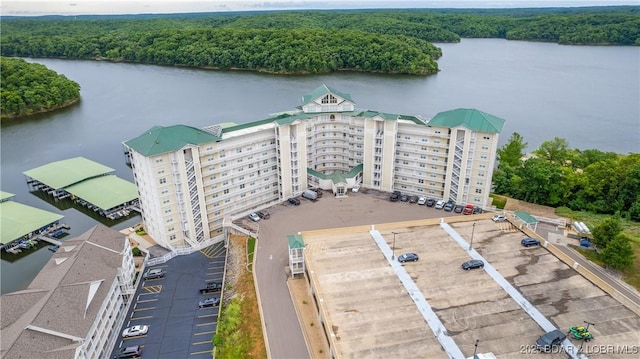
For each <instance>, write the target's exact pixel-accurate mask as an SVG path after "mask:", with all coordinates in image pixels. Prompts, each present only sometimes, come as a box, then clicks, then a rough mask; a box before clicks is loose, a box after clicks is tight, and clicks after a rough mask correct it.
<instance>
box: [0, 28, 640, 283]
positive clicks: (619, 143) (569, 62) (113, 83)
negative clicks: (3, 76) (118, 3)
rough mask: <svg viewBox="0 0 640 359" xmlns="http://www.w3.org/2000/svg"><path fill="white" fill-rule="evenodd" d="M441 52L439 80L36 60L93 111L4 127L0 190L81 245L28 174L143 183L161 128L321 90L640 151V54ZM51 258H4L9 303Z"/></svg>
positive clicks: (479, 47)
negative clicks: (72, 85)
mask: <svg viewBox="0 0 640 359" xmlns="http://www.w3.org/2000/svg"><path fill="white" fill-rule="evenodd" d="M438 46H440V47H441V48H442V50H443V57H442V58H441V59H440V60H439V61H438V62H439V65H440V69H441V71H440V73H438V74H437V75H434V76H430V77H410V76H385V75H369V74H357V73H338V74H330V75H314V76H275V75H266V74H256V73H251V72H217V71H206V70H197V69H186V68H174V67H160V66H147V65H134V64H113V63H108V62H95V61H67V60H51V59H28V60H29V61H33V62H38V63H41V64H44V65H46V66H47V67H48V68H50V69H52V70H54V71H56V72H58V73H61V74H64V75H65V76H67V77H68V78H69V79H72V80H74V81H76V82H78V83H79V84H80V85H81V95H82V101H81V102H80V103H79V104H78V105H76V106H73V107H72V108H69V109H65V110H62V111H59V112H56V113H54V114H46V115H40V116H36V117H34V118H30V119H28V120H23V121H19V122H16V121H4V122H3V123H2V131H1V142H0V144H1V146H2V148H1V149H2V151H1V159H2V162H1V180H2V182H1V187H0V189H1V190H3V191H6V192H11V193H15V194H16V197H15V198H14V200H15V201H17V202H20V203H24V204H27V205H30V206H34V207H37V208H41V209H45V210H48V211H52V212H56V213H60V214H62V215H64V216H65V218H64V221H65V222H66V223H68V224H69V225H71V227H72V230H71V234H72V236H76V235H78V234H81V233H83V232H85V231H86V230H88V229H90V228H91V227H93V226H94V225H95V224H97V223H98V222H97V221H96V220H95V219H93V218H91V217H89V216H87V215H85V214H83V213H81V212H79V211H78V210H76V209H74V208H59V207H60V206H56V204H55V203H49V202H47V201H45V200H43V199H41V198H39V197H37V196H35V195H34V194H31V193H29V192H28V188H27V185H26V183H25V180H24V176H23V175H22V172H24V171H26V170H29V169H31V168H34V167H37V166H40V165H43V164H46V163H49V162H52V161H58V160H63V159H67V158H72V157H77V156H83V157H86V158H89V159H91V160H94V161H97V162H99V163H102V164H104V165H107V166H109V167H112V168H114V169H115V170H116V175H118V176H119V177H121V178H124V179H127V180H132V175H131V170H130V169H129V168H128V167H127V166H126V165H125V163H124V155H123V151H122V144H121V143H122V142H123V141H126V140H128V139H130V138H133V137H135V136H138V135H139V134H140V133H142V132H143V131H145V130H147V129H149V128H150V127H152V126H154V125H173V124H177V123H182V124H187V125H191V126H195V127H202V126H207V125H211V124H215V123H220V122H236V123H244V122H251V121H256V120H261V119H264V118H266V117H267V116H268V115H269V114H270V113H274V112H279V111H284V110H288V109H291V108H293V107H295V106H298V105H299V103H300V102H299V100H300V97H301V96H302V95H304V94H305V93H307V92H309V91H311V90H313V89H314V88H316V87H318V86H320V85H322V84H327V85H328V86H331V87H334V88H336V89H338V90H341V91H343V92H346V93H349V94H351V96H352V98H353V99H354V100H355V101H356V103H357V106H358V107H359V108H366V109H372V110H379V111H384V112H391V113H400V114H407V115H420V116H422V117H423V118H430V117H433V116H434V115H435V114H437V113H438V112H441V111H447V110H451V109H454V108H459V107H462V108H477V109H479V110H481V111H485V112H488V113H491V114H493V115H496V116H499V117H502V118H504V119H505V120H506V121H507V122H506V124H505V128H504V131H503V133H502V137H501V141H500V144H501V145H502V144H504V143H505V142H506V141H507V140H508V138H509V137H510V136H511V134H512V133H513V132H518V133H520V134H521V135H522V136H523V137H524V139H525V141H526V142H527V143H528V144H529V147H528V148H527V150H528V151H532V150H534V149H536V148H537V147H538V146H539V145H540V144H541V143H542V142H543V141H547V140H552V139H553V138H554V137H556V136H557V137H562V138H565V139H567V140H568V141H569V145H570V146H571V147H574V148H580V149H588V148H597V149H600V150H603V151H614V152H619V153H629V152H634V153H637V152H640V48H638V47H592V46H584V47H582V46H580V47H578V46H560V45H555V44H545V43H529V42H513V41H506V40H497V39H474V40H470V39H465V40H463V41H462V42H461V43H459V44H438ZM139 220H140V218H139V217H136V218H132V219H129V220H128V221H125V222H122V223H118V224H114V225H113V226H112V228H116V229H121V228H124V227H128V226H131V225H132V224H134V223H137V222H139ZM50 256H51V252H50V251H48V250H47V249H46V247H43V248H41V249H39V250H38V251H36V252H35V253H31V254H30V255H28V256H23V257H5V256H4V255H3V260H2V262H1V268H0V270H1V276H2V283H1V284H2V289H1V290H2V293H7V292H10V291H14V290H19V289H22V288H24V287H26V286H27V285H28V283H29V282H30V281H31V280H32V279H33V277H34V276H35V274H36V273H37V272H38V271H39V270H40V268H41V267H42V265H43V264H44V263H45V262H46V261H47V260H48V259H49V258H50Z"/></svg>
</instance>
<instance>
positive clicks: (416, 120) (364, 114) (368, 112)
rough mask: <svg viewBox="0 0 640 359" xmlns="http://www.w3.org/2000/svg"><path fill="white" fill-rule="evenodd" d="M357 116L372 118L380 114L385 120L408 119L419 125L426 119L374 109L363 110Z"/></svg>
mask: <svg viewBox="0 0 640 359" xmlns="http://www.w3.org/2000/svg"><path fill="white" fill-rule="evenodd" d="M357 116H359V117H365V118H372V117H376V116H379V117H381V118H382V119H384V120H407V121H412V122H413V123H415V124H417V125H424V124H425V123H424V121H422V120H421V119H419V118H418V117H416V116H408V115H398V114H394V113H386V112H378V111H372V110H366V111H362V112H361V113H359V114H358V115H357Z"/></svg>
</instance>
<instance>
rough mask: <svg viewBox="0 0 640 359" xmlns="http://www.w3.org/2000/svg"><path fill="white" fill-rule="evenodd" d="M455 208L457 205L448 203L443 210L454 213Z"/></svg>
mask: <svg viewBox="0 0 640 359" xmlns="http://www.w3.org/2000/svg"><path fill="white" fill-rule="evenodd" d="M454 206H455V205H454V204H453V203H451V202H447V203H445V204H444V207H443V208H442V209H444V210H445V211H447V212H451V211H453V207H454Z"/></svg>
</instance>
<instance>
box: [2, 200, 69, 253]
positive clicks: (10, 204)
mask: <svg viewBox="0 0 640 359" xmlns="http://www.w3.org/2000/svg"><path fill="white" fill-rule="evenodd" d="M61 218H63V216H62V215H59V214H56V213H53V212H48V211H45V210H42V209H38V208H35V207H30V206H27V205H24V204H21V203H17V202H14V201H6V202H0V224H1V225H2V228H1V229H0V243H2V244H3V245H4V244H7V243H9V242H11V241H14V240H16V239H19V238H21V237H22V236H24V235H25V234H29V233H31V232H33V231H35V230H36V229H40V228H42V227H45V226H47V225H49V224H51V223H54V222H56V221H58V220H60V219H61Z"/></svg>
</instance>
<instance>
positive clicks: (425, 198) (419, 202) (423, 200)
mask: <svg viewBox="0 0 640 359" xmlns="http://www.w3.org/2000/svg"><path fill="white" fill-rule="evenodd" d="M426 203H427V197H424V196H420V197H419V198H418V204H419V205H421V206H423V205H425V204H426Z"/></svg>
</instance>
